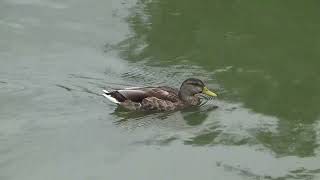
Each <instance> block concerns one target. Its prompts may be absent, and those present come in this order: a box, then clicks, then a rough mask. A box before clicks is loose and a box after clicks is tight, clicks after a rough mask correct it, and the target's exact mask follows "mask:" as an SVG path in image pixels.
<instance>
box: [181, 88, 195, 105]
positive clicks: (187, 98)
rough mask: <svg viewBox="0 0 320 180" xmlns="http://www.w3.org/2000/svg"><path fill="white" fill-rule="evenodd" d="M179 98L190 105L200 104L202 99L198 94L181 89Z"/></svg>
mask: <svg viewBox="0 0 320 180" xmlns="http://www.w3.org/2000/svg"><path fill="white" fill-rule="evenodd" d="M179 98H180V99H181V100H182V101H183V102H184V103H186V104H189V105H193V106H195V105H198V104H200V99H199V97H197V96H194V95H191V94H190V93H189V92H188V91H184V90H183V89H180V91H179Z"/></svg>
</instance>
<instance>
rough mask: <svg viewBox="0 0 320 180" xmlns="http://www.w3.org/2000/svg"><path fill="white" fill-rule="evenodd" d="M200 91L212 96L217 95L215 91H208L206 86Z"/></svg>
mask: <svg viewBox="0 0 320 180" xmlns="http://www.w3.org/2000/svg"><path fill="white" fill-rule="evenodd" d="M202 93H203V94H206V95H208V96H214V97H216V96H218V95H217V94H216V93H214V92H212V91H210V90H209V89H208V88H207V87H204V88H203V90H202Z"/></svg>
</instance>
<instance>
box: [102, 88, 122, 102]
mask: <svg viewBox="0 0 320 180" xmlns="http://www.w3.org/2000/svg"><path fill="white" fill-rule="evenodd" d="M102 91H103V93H102V96H104V97H106V98H107V99H108V100H109V101H111V102H113V103H116V104H120V101H119V100H117V99H118V98H117V95H116V94H118V93H117V91H112V92H109V91H107V90H105V89H104V90H102Z"/></svg>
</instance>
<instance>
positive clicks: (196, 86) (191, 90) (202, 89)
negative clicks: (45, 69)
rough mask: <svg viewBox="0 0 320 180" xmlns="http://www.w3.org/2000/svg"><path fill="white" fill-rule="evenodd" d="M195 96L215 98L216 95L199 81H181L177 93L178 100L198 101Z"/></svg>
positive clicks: (192, 79) (193, 79)
mask: <svg viewBox="0 0 320 180" xmlns="http://www.w3.org/2000/svg"><path fill="white" fill-rule="evenodd" d="M196 94H206V95H208V96H217V94H215V93H214V92H212V91H210V90H209V89H208V88H207V87H206V86H205V85H204V83H203V82H202V81H201V80H200V79H196V78H189V79H187V80H185V81H183V83H182V85H181V87H180V91H179V96H180V98H181V99H182V100H184V101H191V100H198V97H196V96H195V95H196ZM191 104H194V103H191Z"/></svg>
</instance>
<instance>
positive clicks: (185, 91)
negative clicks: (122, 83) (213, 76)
mask: <svg viewBox="0 0 320 180" xmlns="http://www.w3.org/2000/svg"><path fill="white" fill-rule="evenodd" d="M103 92H104V93H103V94H102V95H103V96H105V97H106V98H107V99H109V100H110V101H112V102H114V103H116V104H119V105H120V106H122V107H124V108H126V109H129V110H145V111H151V110H157V111H173V110H177V109H183V108H185V107H188V106H196V105H198V104H200V99H199V97H198V96H197V95H198V94H200V93H204V94H207V95H210V96H216V94H214V93H213V92H211V91H209V90H208V89H207V88H206V87H205V86H204V84H203V82H202V81H200V80H198V79H193V78H191V79H187V80H185V81H184V82H183V83H182V85H181V87H180V90H179V89H175V88H171V87H167V86H159V87H142V88H139V87H134V88H126V89H120V90H115V91H111V92H108V91H106V90H103Z"/></svg>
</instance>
